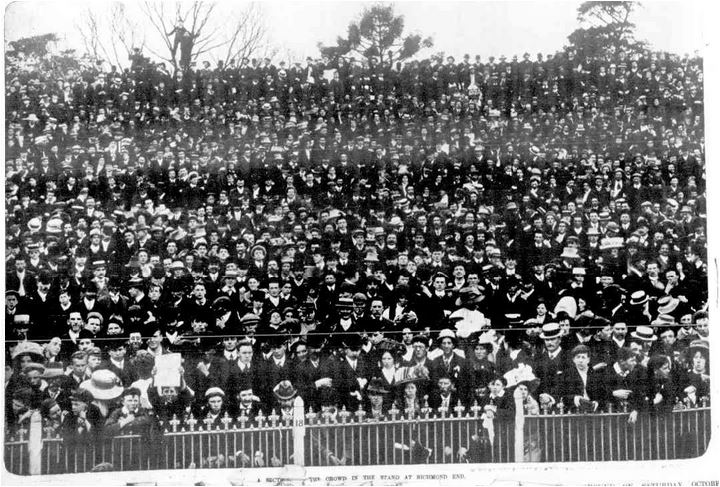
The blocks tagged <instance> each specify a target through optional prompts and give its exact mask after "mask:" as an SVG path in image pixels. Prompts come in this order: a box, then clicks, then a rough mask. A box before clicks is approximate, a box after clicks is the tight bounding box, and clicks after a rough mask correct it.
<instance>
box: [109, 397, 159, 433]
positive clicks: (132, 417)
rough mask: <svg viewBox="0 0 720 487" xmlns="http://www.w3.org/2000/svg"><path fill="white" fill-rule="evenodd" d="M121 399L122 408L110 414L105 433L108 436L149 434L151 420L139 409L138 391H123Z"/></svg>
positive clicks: (145, 411) (143, 410)
mask: <svg viewBox="0 0 720 487" xmlns="http://www.w3.org/2000/svg"><path fill="white" fill-rule="evenodd" d="M121 398H122V407H121V408H119V409H116V410H114V411H112V412H111V413H110V415H109V416H108V418H107V421H106V422H105V432H106V433H107V434H108V435H110V436H117V435H137V434H140V435H144V434H147V433H149V432H150V428H151V427H152V422H153V418H152V417H151V416H150V415H149V414H148V412H147V410H146V409H144V408H142V407H140V390H139V389H137V388H135V387H129V388H127V389H124V390H123V392H122V395H121Z"/></svg>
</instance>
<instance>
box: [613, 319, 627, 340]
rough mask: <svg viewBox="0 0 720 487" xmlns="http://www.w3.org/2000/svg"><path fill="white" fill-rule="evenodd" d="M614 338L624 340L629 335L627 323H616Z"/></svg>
mask: <svg viewBox="0 0 720 487" xmlns="http://www.w3.org/2000/svg"><path fill="white" fill-rule="evenodd" d="M612 334H613V338H615V339H617V340H624V339H625V336H626V335H627V325H625V323H615V324H614V325H613V331H612Z"/></svg>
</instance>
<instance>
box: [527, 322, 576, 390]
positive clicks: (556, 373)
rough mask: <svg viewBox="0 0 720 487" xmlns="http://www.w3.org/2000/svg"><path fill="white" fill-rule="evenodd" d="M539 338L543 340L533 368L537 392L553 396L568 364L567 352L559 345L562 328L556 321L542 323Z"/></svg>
mask: <svg viewBox="0 0 720 487" xmlns="http://www.w3.org/2000/svg"><path fill="white" fill-rule="evenodd" d="M540 338H541V339H542V340H543V342H544V347H543V349H542V351H541V352H540V353H538V354H536V356H535V357H534V360H533V362H534V363H533V370H534V371H535V375H537V377H538V379H540V384H539V385H538V390H537V393H538V395H541V394H549V395H550V396H553V395H554V394H555V393H556V391H557V388H558V387H559V384H560V379H561V376H562V373H563V370H566V369H567V368H568V366H569V364H570V360H569V359H568V355H567V352H566V351H565V350H563V349H562V347H561V346H560V343H561V340H562V330H561V329H560V325H559V324H557V323H547V324H545V325H543V327H542V332H541V333H540Z"/></svg>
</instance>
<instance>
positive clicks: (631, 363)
mask: <svg viewBox="0 0 720 487" xmlns="http://www.w3.org/2000/svg"><path fill="white" fill-rule="evenodd" d="M618 364H619V365H620V368H621V369H622V370H626V371H629V372H632V371H633V370H634V369H635V367H636V366H637V357H636V356H635V355H633V356H632V357H630V358H628V359H627V360H623V361H622V362H618Z"/></svg>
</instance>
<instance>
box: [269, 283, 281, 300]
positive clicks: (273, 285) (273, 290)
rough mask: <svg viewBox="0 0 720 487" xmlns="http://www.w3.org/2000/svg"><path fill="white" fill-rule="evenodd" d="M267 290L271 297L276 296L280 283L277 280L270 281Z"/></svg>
mask: <svg viewBox="0 0 720 487" xmlns="http://www.w3.org/2000/svg"><path fill="white" fill-rule="evenodd" d="M268 292H269V293H270V296H272V297H273V298H276V297H278V295H279V294H280V285H279V284H278V283H277V282H271V283H270V284H269V285H268Z"/></svg>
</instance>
